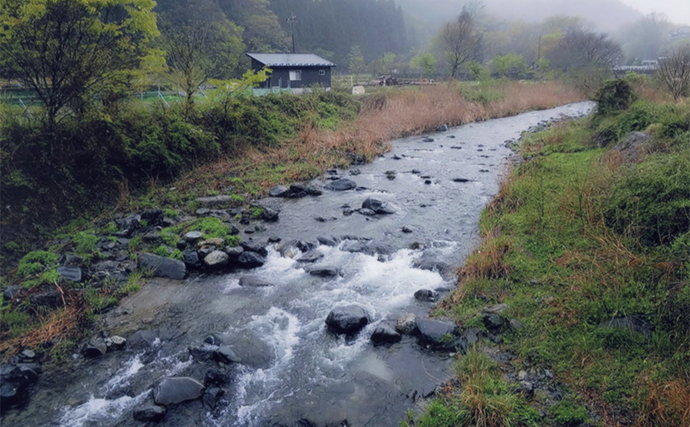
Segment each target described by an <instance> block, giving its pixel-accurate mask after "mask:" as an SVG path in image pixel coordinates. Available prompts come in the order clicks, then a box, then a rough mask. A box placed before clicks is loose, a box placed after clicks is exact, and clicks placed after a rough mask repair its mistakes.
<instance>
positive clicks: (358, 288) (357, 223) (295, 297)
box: [3, 102, 593, 427]
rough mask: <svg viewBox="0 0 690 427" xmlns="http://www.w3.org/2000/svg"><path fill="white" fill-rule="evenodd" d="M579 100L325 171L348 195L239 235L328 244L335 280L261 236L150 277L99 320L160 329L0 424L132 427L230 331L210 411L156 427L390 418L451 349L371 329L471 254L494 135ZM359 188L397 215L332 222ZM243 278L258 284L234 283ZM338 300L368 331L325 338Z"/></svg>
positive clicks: (445, 373)
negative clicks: (213, 263) (163, 383)
mask: <svg viewBox="0 0 690 427" xmlns="http://www.w3.org/2000/svg"><path fill="white" fill-rule="evenodd" d="M592 108H593V104H592V103H588V102H586V103H578V104H572V105H566V106H562V107H558V108H554V109H551V110H544V111H535V112H529V113H525V114H521V115H518V116H515V117H509V118H503V119H496V120H490V121H486V122H480V123H472V124H468V125H465V126H460V127H456V128H451V129H449V130H448V131H445V132H436V133H433V134H429V135H428V138H427V139H426V141H427V142H424V141H425V139H424V137H421V136H414V137H408V138H403V139H399V140H396V141H394V142H393V143H392V151H390V152H389V153H386V155H385V156H383V157H380V158H377V159H376V160H375V161H374V162H372V163H370V164H367V165H362V166H353V167H352V168H351V169H349V170H342V171H332V172H331V173H330V174H328V175H326V177H325V178H324V179H328V177H329V176H339V177H345V178H348V179H352V180H354V181H355V182H356V183H357V185H358V186H359V188H358V189H357V190H352V191H344V192H337V191H324V194H323V195H322V196H319V197H306V198H300V199H268V200H264V201H261V202H263V203H266V204H267V205H270V206H273V207H275V208H277V209H280V211H281V214H280V220H279V222H277V223H273V224H268V225H267V230H266V231H262V232H257V233H254V234H251V235H243V237H244V238H245V239H248V238H250V237H251V238H252V239H253V240H257V241H263V240H266V239H268V238H269V237H271V238H276V237H279V238H281V239H282V241H283V242H287V241H291V240H293V239H296V240H302V241H314V240H316V239H317V238H318V237H321V238H322V239H321V240H322V241H323V242H327V240H326V239H323V237H329V238H330V237H333V238H334V240H337V241H338V242H337V243H338V245H337V246H328V245H320V246H319V248H318V249H319V250H320V251H321V252H322V253H323V254H324V257H323V259H321V260H320V261H318V264H323V265H326V264H327V265H330V266H335V267H337V268H338V269H339V270H340V276H339V277H337V278H320V277H315V276H312V275H309V274H308V273H307V272H306V271H305V265H304V264H303V263H300V262H298V261H296V260H295V259H296V258H297V257H298V256H299V255H300V253H299V252H294V251H293V253H291V254H289V255H292V257H290V256H286V255H288V254H285V253H284V251H282V252H283V254H282V255H281V250H280V245H279V244H274V245H272V246H270V247H269V254H268V257H267V263H266V264H265V265H264V266H263V267H261V268H259V269H256V270H254V271H251V272H250V273H247V272H246V271H244V272H233V273H230V274H224V275H197V276H192V277H190V278H189V279H188V280H186V281H184V282H174V281H165V280H153V281H152V282H151V283H149V284H147V285H146V286H145V287H144V289H143V290H142V291H141V292H139V293H138V294H136V295H134V296H133V297H130V298H128V299H126V300H125V301H123V303H122V307H121V308H120V309H117V310H115V313H113V314H111V315H109V316H108V327H110V328H112V329H113V330H115V331H118V330H127V329H128V328H129V329H130V330H131V328H133V327H135V326H136V327H137V328H139V327H141V328H146V329H152V330H157V331H160V332H159V335H160V338H159V339H158V340H156V342H155V344H154V347H153V348H150V349H147V350H140V351H130V350H128V351H123V352H113V353H108V354H107V355H106V356H104V357H102V358H100V359H96V360H83V359H79V360H76V361H75V363H74V365H70V366H68V367H63V368H61V370H60V371H55V372H47V373H45V374H44V375H43V378H42V379H41V382H40V384H39V387H38V390H37V391H36V393H35V394H34V396H33V397H32V401H31V403H30V404H29V406H28V408H26V409H25V410H23V411H21V412H15V413H10V414H8V416H7V417H6V419H5V420H4V421H3V425H8V426H9V425H12V426H42V425H46V426H48V425H50V426H54V425H59V426H70V427H82V426H85V427H86V426H98V427H107V426H140V425H143V424H142V423H140V422H138V421H135V420H134V419H133V418H132V411H133V409H134V408H135V407H136V406H137V405H140V404H143V403H145V402H147V401H149V400H150V394H151V391H150V390H151V387H152V385H153V384H154V383H155V382H156V381H157V380H159V379H160V378H162V377H165V376H171V375H178V376H191V377H194V378H197V379H199V380H203V378H204V374H205V372H206V371H207V370H208V369H209V366H211V365H212V364H213V362H210V363H211V364H209V362H203V361H199V360H197V358H194V357H192V356H191V355H190V352H189V351H188V347H189V346H203V341H204V339H205V338H206V337H208V336H209V335H212V334H214V333H215V334H217V335H224V336H225V337H232V338H233V339H234V340H235V341H236V344H237V345H238V346H242V347H243V348H244V349H245V352H246V353H247V354H249V355H250V356H251V357H250V358H248V359H247V360H246V363H243V364H242V365H236V366H233V367H232V369H231V370H230V373H231V377H232V381H231V383H230V385H229V386H227V387H226V388H227V392H226V394H225V396H224V397H223V399H222V404H220V405H218V406H217V407H216V409H214V410H212V409H209V407H208V406H205V405H204V404H203V403H202V402H201V401H196V402H190V403H186V404H183V405H180V406H179V407H177V408H172V409H170V410H169V411H168V414H167V415H166V417H165V419H164V420H163V421H162V422H160V423H159V424H158V425H165V426H238V427H264V426H283V425H284V426H293V425H300V426H325V425H330V426H343V425H347V426H357V427H360V426H377V427H389V426H390V427H393V426H399V425H400V421H401V420H402V419H403V418H404V416H405V414H406V412H407V410H408V409H409V408H414V407H415V406H416V405H421V404H423V402H424V401H425V400H426V399H424V397H425V396H427V397H428V396H431V395H432V393H433V390H434V387H436V386H437V385H439V384H442V383H443V382H445V381H447V380H448V379H449V378H450V377H451V375H452V373H453V369H452V367H453V361H454V360H455V355H454V354H453V353H448V352H436V351H431V350H429V349H427V348H425V347H424V346H421V345H419V344H418V343H417V341H416V339H415V338H414V337H412V336H404V338H403V339H402V341H401V342H399V343H396V344H393V345H389V346H374V345H373V344H372V343H371V340H370V336H371V333H372V331H373V330H374V329H375V328H376V327H377V326H378V325H379V324H380V323H381V322H392V323H395V320H396V319H397V318H398V317H399V316H401V315H403V314H406V313H414V314H416V315H417V316H419V317H426V316H427V315H428V313H429V311H430V310H432V309H433V303H431V302H420V301H417V300H415V298H414V293H415V292H416V291H417V290H419V289H423V288H428V289H434V290H437V291H439V292H440V293H441V295H443V294H444V293H447V292H448V291H450V290H451V289H452V288H453V286H454V285H455V279H454V274H453V271H454V268H456V267H457V266H460V265H461V264H462V261H463V259H464V258H465V257H466V256H467V254H468V253H469V252H470V251H471V250H472V249H473V248H474V247H476V245H477V243H478V241H479V235H478V221H479V216H480V213H481V211H482V209H483V208H484V206H485V205H486V204H487V202H489V201H490V200H491V199H492V198H493V197H494V195H495V194H496V193H497V191H498V188H499V183H500V180H501V177H502V176H503V174H505V173H506V171H507V167H506V166H507V164H508V162H509V159H510V157H511V155H512V152H511V150H510V149H509V148H507V147H506V144H505V141H506V140H510V139H517V138H519V137H520V134H521V132H522V131H525V130H527V129H528V128H530V127H532V126H535V125H538V124H540V123H543V122H544V121H548V120H552V119H556V118H559V117H561V116H582V115H585V114H588V113H589V112H590V111H591V110H592ZM431 139H433V141H431ZM319 183H320V184H324V183H326V182H324V181H319ZM367 197H375V198H378V199H380V200H384V201H388V202H390V203H392V204H394V205H395V207H396V208H397V212H396V213H394V214H392V215H383V216H375V217H369V216H364V215H361V214H359V213H357V212H354V213H352V214H350V215H344V212H347V211H348V209H354V208H359V207H360V206H361V204H362V202H363V201H364V200H365V199H366V198H367ZM403 227H407V228H409V230H408V231H411V232H403V231H402V228H403ZM347 238H349V240H348V239H347ZM355 238H357V239H359V240H355ZM365 239H366V240H365ZM431 267H435V268H431ZM429 268H431V269H429ZM248 274H251V275H253V276H256V277H258V278H259V279H260V280H262V281H264V282H267V283H269V284H270V285H271V286H266V287H243V286H240V285H239V280H240V279H241V278H242V277H243V276H246V275H248ZM352 303H356V304H359V305H361V306H363V307H365V308H366V310H367V311H368V312H369V314H370V316H371V319H372V321H371V322H370V323H369V325H367V326H366V327H365V328H364V329H363V330H362V331H361V332H360V333H359V334H357V335H356V336H354V337H349V338H344V337H342V336H336V335H333V334H331V333H329V332H328V331H327V329H326V327H325V324H324V320H325V319H326V316H327V315H328V313H329V312H330V310H331V309H333V308H334V307H336V306H339V305H344V304H352ZM345 420H346V421H345ZM5 422H7V423H8V424H4V423H5ZM310 423H311V424H310Z"/></svg>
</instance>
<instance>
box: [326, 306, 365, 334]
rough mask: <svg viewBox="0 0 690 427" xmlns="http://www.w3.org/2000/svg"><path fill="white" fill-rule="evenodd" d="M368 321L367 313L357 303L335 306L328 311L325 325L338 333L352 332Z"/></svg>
mask: <svg viewBox="0 0 690 427" xmlns="http://www.w3.org/2000/svg"><path fill="white" fill-rule="evenodd" d="M368 323H369V314H368V313H367V311H366V310H365V309H364V308H362V307H360V306H358V305H347V306H340V307H336V308H334V309H333V310H331V312H330V313H328V317H327V318H326V325H327V326H328V328H329V329H330V330H331V331H333V332H335V333H338V334H354V333H356V332H359V330H360V329H362V328H363V327H365V326H366V325H367V324H368Z"/></svg>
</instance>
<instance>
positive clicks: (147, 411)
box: [132, 404, 166, 423]
mask: <svg viewBox="0 0 690 427" xmlns="http://www.w3.org/2000/svg"><path fill="white" fill-rule="evenodd" d="M165 413H166V409H165V408H164V407H163V406H158V405H150V404H149V405H145V406H141V407H139V408H137V409H135V410H134V413H133V414H132V416H133V417H134V419H135V420H137V421H141V422H145V423H146V422H154V423H157V422H158V421H160V420H162V419H163V418H164V417H165Z"/></svg>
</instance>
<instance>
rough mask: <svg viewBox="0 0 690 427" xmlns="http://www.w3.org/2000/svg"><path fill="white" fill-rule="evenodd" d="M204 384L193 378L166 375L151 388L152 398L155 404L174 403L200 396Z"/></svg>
mask: <svg viewBox="0 0 690 427" xmlns="http://www.w3.org/2000/svg"><path fill="white" fill-rule="evenodd" d="M203 391H204V385H203V384H201V383H200V382H199V381H197V380H195V379H194V378H189V377H168V378H165V379H164V380H163V381H161V382H160V384H158V385H157V386H156V388H154V389H153V400H154V402H156V404H157V405H163V406H167V405H176V404H178V403H182V402H186V401H189V400H196V399H198V398H200V397H201V395H202V394H203Z"/></svg>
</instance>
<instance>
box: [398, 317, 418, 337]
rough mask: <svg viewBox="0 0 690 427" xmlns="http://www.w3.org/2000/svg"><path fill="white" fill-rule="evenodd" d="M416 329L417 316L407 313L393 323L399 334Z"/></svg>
mask: <svg viewBox="0 0 690 427" xmlns="http://www.w3.org/2000/svg"><path fill="white" fill-rule="evenodd" d="M416 329H417V316H415V315H414V314H412V313H407V314H404V315H402V316H400V317H399V318H398V321H397V322H396V323H395V330H396V331H398V332H400V333H401V334H408V335H409V334H412V333H414V331H415V330H416Z"/></svg>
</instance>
